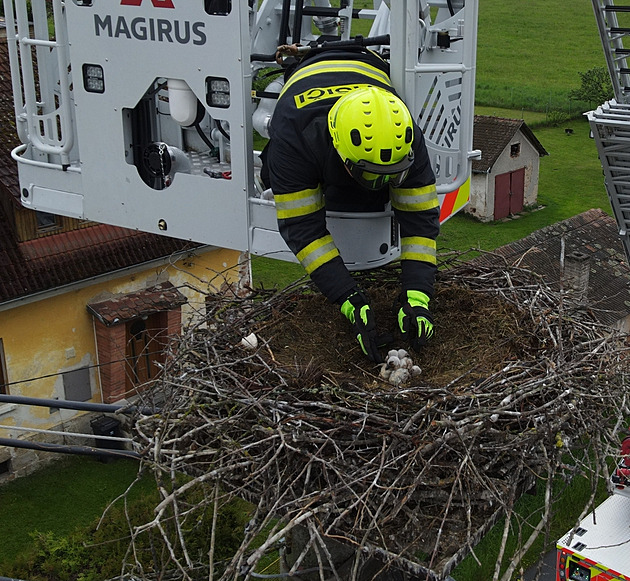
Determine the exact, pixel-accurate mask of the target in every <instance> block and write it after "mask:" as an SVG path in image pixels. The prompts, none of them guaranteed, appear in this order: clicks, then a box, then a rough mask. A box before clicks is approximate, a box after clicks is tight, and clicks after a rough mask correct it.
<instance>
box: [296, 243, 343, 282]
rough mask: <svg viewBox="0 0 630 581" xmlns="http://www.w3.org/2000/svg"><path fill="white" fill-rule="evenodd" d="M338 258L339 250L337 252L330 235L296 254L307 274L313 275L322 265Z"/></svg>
mask: <svg viewBox="0 0 630 581" xmlns="http://www.w3.org/2000/svg"><path fill="white" fill-rule="evenodd" d="M336 256H339V250H337V247H336V246H335V243H334V242H333V239H332V236H330V234H329V235H327V236H324V237H323V238H318V239H317V240H315V241H313V242H311V243H310V244H309V245H308V246H306V247H305V248H303V249H302V250H300V252H298V253H297V254H296V257H297V259H298V260H299V261H300V264H301V265H302V266H303V267H304V270H306V273H307V274H311V272H313V271H314V270H316V269H317V268H319V267H320V266H321V265H322V264H325V263H326V262H329V261H331V260H332V259H333V258H335V257H336Z"/></svg>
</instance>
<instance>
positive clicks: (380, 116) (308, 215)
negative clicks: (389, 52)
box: [262, 48, 439, 362]
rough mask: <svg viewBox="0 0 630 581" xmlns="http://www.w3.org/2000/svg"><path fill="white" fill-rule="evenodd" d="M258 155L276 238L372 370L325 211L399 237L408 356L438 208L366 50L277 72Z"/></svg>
mask: <svg viewBox="0 0 630 581" xmlns="http://www.w3.org/2000/svg"><path fill="white" fill-rule="evenodd" d="M269 133H270V141H269V143H268V144H267V146H266V147H265V151H264V152H263V154H262V160H263V171H262V177H263V180H264V181H265V182H266V185H267V187H271V189H272V191H273V194H274V199H275V203H276V209H277V217H278V225H279V231H280V234H281V235H282V237H283V238H284V240H285V241H286V243H287V245H288V247H289V248H290V249H291V251H292V252H293V253H294V254H295V255H296V257H297V258H298V260H299V261H300V263H301V264H302V266H303V267H304V269H305V270H306V272H307V273H308V274H309V276H310V277H311V280H312V281H313V282H314V283H315V285H316V286H317V288H318V289H319V290H320V291H321V292H322V293H323V294H324V295H325V296H326V297H327V298H328V299H329V300H330V301H331V302H333V303H336V304H337V305H339V307H340V309H341V313H343V315H344V316H345V317H346V318H347V319H348V320H349V321H350V323H351V324H352V325H353V328H354V331H355V333H356V337H357V340H358V342H359V344H360V346H361V349H362V350H363V353H364V354H365V355H366V356H367V357H368V358H369V359H370V360H372V361H375V362H381V361H382V357H381V354H380V352H379V346H381V345H380V343H381V341H380V340H379V334H378V332H377V328H376V322H375V319H374V314H373V312H372V310H371V308H370V302H369V299H368V297H367V296H366V294H365V293H364V292H363V291H362V290H361V289H360V288H359V287H358V285H357V283H356V281H355V280H354V279H353V277H352V275H351V274H350V273H349V272H348V270H347V268H346V267H345V265H344V263H343V260H342V258H341V257H340V255H339V251H338V249H337V247H336V246H335V242H334V240H333V239H332V237H331V235H330V233H329V232H328V230H327V227H326V210H331V211H345V212H373V211H376V212H378V211H382V210H383V209H384V208H385V206H386V205H387V204H388V202H391V207H392V208H393V211H394V213H395V216H396V219H397V221H398V223H399V225H400V233H401V251H402V253H401V295H400V305H399V310H398V315H397V318H398V325H399V328H400V331H401V332H402V333H403V336H404V337H405V338H406V339H407V340H408V342H409V344H410V346H411V347H412V348H413V349H414V350H416V351H417V350H418V349H420V348H421V347H422V346H424V345H425V344H426V342H427V340H428V339H429V338H430V337H431V336H432V335H433V332H434V321H433V317H432V315H431V312H430V311H429V302H430V300H431V298H432V296H433V288H434V281H435V273H436V270H437V268H436V244H435V240H436V237H437V236H438V233H439V203H438V198H437V192H436V188H435V175H434V173H433V170H432V168H431V166H430V163H429V157H428V153H427V149H426V145H425V141H424V136H423V135H422V132H421V131H420V129H419V128H418V126H417V125H416V124H415V123H414V121H413V118H412V116H411V113H410V112H409V110H408V108H407V107H406V106H405V104H404V103H403V101H402V100H401V99H400V98H399V97H398V96H397V94H396V92H395V90H394V89H393V87H392V84H391V80H390V77H389V67H388V64H387V63H386V62H385V61H384V60H383V59H382V58H380V57H379V56H378V55H377V54H376V53H373V52H372V51H369V50H366V49H359V48H357V49H344V50H339V49H333V50H331V49H328V50H318V49H314V50H312V51H311V52H309V53H308V54H307V56H306V57H304V58H303V59H302V60H301V61H299V62H298V63H297V64H296V65H294V66H293V67H290V68H289V69H287V71H286V72H285V84H284V87H283V89H282V91H281V93H280V97H279V99H278V102H277V105H276V108H275V112H274V115H273V118H272V121H271V127H270V132H269Z"/></svg>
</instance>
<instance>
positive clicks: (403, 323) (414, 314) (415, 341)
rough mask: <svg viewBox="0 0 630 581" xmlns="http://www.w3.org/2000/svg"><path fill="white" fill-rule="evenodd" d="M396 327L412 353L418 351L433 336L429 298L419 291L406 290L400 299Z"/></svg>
mask: <svg viewBox="0 0 630 581" xmlns="http://www.w3.org/2000/svg"><path fill="white" fill-rule="evenodd" d="M401 302H402V307H400V310H399V311H398V326H399V327H400V331H401V332H402V334H403V336H404V337H405V338H406V339H407V340H408V341H409V344H410V345H411V348H412V349H413V350H414V351H419V350H420V348H421V347H424V346H425V345H426V344H427V341H428V340H429V339H430V338H431V337H432V336H433V317H432V316H431V313H430V312H429V297H428V296H427V295H426V294H424V293H423V292H421V291H416V290H408V291H407V292H406V293H405V294H403V296H402V297H401Z"/></svg>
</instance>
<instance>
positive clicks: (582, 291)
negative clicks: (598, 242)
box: [564, 250, 591, 303]
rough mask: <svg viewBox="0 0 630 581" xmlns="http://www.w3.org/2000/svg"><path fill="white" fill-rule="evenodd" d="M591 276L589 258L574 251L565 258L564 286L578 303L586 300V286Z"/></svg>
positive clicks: (583, 253)
mask: <svg viewBox="0 0 630 581" xmlns="http://www.w3.org/2000/svg"><path fill="white" fill-rule="evenodd" d="M590 274H591V257H590V255H588V254H586V253H585V252H581V251H579V250H575V251H573V252H571V253H570V254H567V255H566V256H565V260H564V284H565V287H566V289H567V290H570V291H572V295H573V297H574V298H575V300H576V301H577V302H578V303H585V302H586V300H587V299H588V284H589V279H590Z"/></svg>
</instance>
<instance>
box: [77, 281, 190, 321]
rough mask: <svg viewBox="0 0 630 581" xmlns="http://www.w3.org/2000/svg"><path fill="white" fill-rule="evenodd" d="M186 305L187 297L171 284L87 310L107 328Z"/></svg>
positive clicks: (118, 298) (100, 302)
mask: <svg viewBox="0 0 630 581" xmlns="http://www.w3.org/2000/svg"><path fill="white" fill-rule="evenodd" d="M184 303H186V297H185V296H184V295H183V294H182V293H180V292H179V291H178V290H177V289H176V288H175V287H174V286H173V285H172V284H171V283H170V282H163V283H161V284H158V285H156V286H154V287H151V288H148V289H145V290H141V291H137V292H133V293H127V294H120V295H116V296H114V297H111V298H109V299H105V300H103V301H98V302H94V303H90V304H88V305H87V309H88V311H89V312H90V313H92V314H93V315H94V316H95V317H96V318H97V319H98V320H99V321H101V322H102V323H103V324H104V325H106V326H107V327H110V326H111V325H116V324H118V323H124V322H126V321H130V320H132V319H136V318H138V317H141V316H143V315H150V314H152V313H158V312H160V311H167V310H171V309H173V308H175V307H179V306H181V305H183V304H184Z"/></svg>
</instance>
